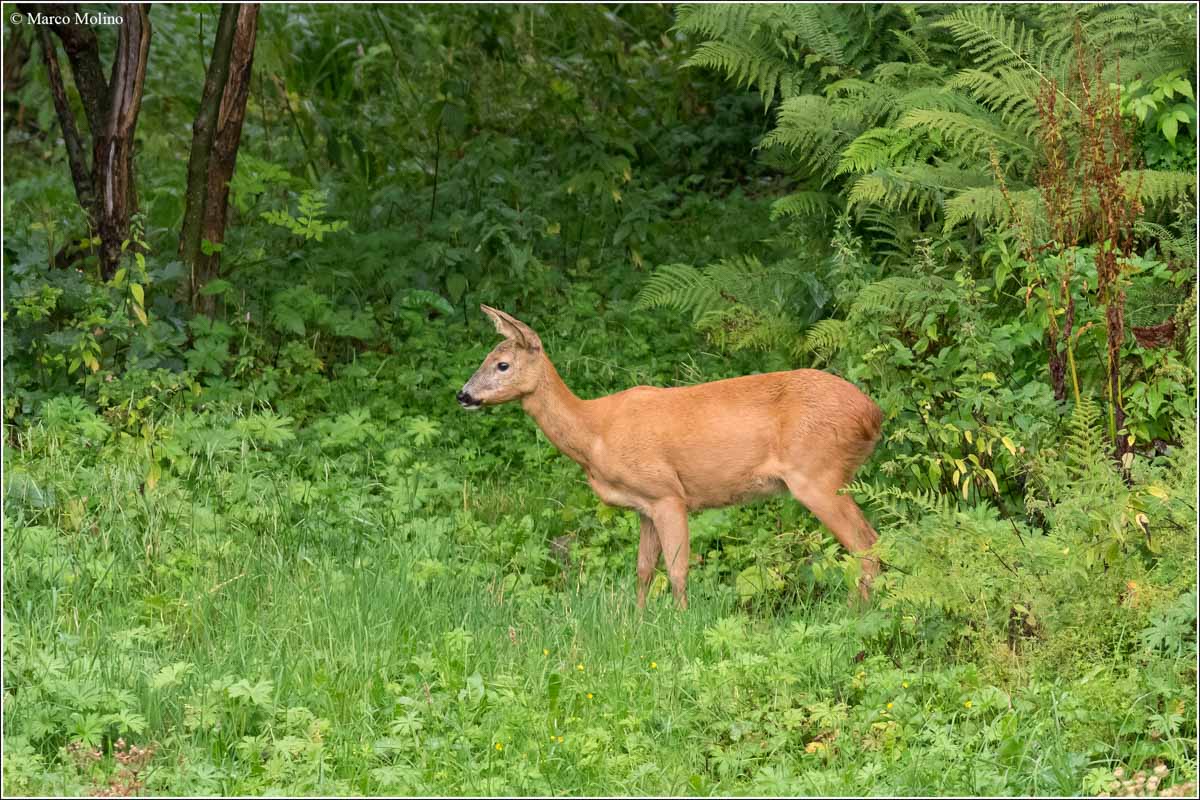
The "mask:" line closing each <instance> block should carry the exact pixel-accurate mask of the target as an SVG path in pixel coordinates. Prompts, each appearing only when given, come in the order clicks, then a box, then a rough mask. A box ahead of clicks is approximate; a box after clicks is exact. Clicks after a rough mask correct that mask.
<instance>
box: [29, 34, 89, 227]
mask: <svg viewBox="0 0 1200 800" xmlns="http://www.w3.org/2000/svg"><path fill="white" fill-rule="evenodd" d="M38 38H39V40H40V43H41V46H42V61H43V62H44V63H45V64H46V74H47V75H48V76H49V79H50V95H51V97H52V98H53V100H54V111H55V113H56V114H57V115H58V122H59V125H61V126H62V134H63V143H64V144H65V145H66V148H67V163H68V164H69V165H70V168H71V182H72V183H74V184H75V197H76V199H78V200H79V205H81V206H83V210H84V211H85V212H86V213H87V215H88V216H89V217H92V216H94V214H95V207H96V193H95V187H93V185H92V175H91V169H90V167H89V166H88V162H87V155H86V151H85V149H84V144H83V139H82V138H81V137H80V135H79V128H78V126H77V125H76V123H75V111H74V110H73V109H72V108H71V104H70V103H69V102H68V101H67V90H66V87H65V86H64V85H63V78H62V71H61V70H60V69H59V66H58V53H57V51H56V50H55V47H54V41H53V40H52V39H51V38H50V32H49V31H48V30H46V29H45V28H43V27H39V28H38Z"/></svg>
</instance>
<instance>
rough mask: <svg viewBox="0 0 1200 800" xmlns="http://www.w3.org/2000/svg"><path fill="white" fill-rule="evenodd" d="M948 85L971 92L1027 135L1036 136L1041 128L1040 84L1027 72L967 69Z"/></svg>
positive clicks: (972, 95) (1002, 69)
mask: <svg viewBox="0 0 1200 800" xmlns="http://www.w3.org/2000/svg"><path fill="white" fill-rule="evenodd" d="M946 86H947V88H950V89H956V90H963V91H965V92H967V93H968V94H970V95H971V97H973V98H975V99H976V100H978V101H979V102H980V103H981V104H983V105H984V106H985V107H986V108H989V109H991V110H992V111H995V112H997V113H998V114H1000V118H1001V119H1002V120H1004V122H1005V123H1007V124H1008V125H1010V126H1012V127H1014V128H1017V129H1018V130H1020V131H1022V132H1023V133H1024V134H1025V135H1026V136H1033V135H1034V132H1035V131H1036V129H1037V126H1038V115H1037V87H1038V84H1037V82H1036V81H1033V80H1031V79H1030V76H1029V75H1028V74H1027V73H1024V72H1021V71H1019V70H1014V69H1007V68H1001V69H998V70H996V71H994V72H985V71H984V70H981V69H964V70H962V71H961V72H959V73H958V74H957V75H955V76H954V77H953V78H951V79H950V80H949V81H948V82H947V84H946Z"/></svg>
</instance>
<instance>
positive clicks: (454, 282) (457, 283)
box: [446, 272, 467, 305]
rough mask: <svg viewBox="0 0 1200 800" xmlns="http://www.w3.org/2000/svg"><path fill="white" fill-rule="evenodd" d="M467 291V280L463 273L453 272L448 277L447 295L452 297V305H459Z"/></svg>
mask: <svg viewBox="0 0 1200 800" xmlns="http://www.w3.org/2000/svg"><path fill="white" fill-rule="evenodd" d="M466 291H467V279H466V277H465V276H464V275H463V274H462V273H461V272H451V273H450V274H449V275H447V276H446V293H447V294H449V295H450V301H451V302H452V303H454V304H456V305H457V304H458V302H459V301H460V300H462V297H463V295H464V294H465V293H466Z"/></svg>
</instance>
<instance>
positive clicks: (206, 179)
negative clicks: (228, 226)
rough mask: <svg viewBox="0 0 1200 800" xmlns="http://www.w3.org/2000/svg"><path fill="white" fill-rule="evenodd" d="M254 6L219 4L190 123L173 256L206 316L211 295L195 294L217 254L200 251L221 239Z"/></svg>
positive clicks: (212, 307)
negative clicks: (176, 246)
mask: <svg viewBox="0 0 1200 800" xmlns="http://www.w3.org/2000/svg"><path fill="white" fill-rule="evenodd" d="M258 9H259V5H258V4H257V3H239V4H236V5H226V6H223V7H222V8H221V17H220V20H219V22H218V23H217V33H216V39H215V41H214V42H213V54H212V58H211V59H210V60H209V65H208V72H207V74H206V75H205V80H204V91H203V93H202V94H201V98H200V110H199V112H197V114H196V120H195V122H194V123H193V125H192V149H191V153H190V154H189V157H188V184H187V193H186V208H185V211H184V217H183V229H182V230H181V232H180V237H179V254H180V257H181V258H182V260H183V262H184V263H185V264H186V265H187V266H188V279H187V282H186V284H187V287H186V288H187V295H188V300H189V301H190V302H191V305H192V308H193V309H195V310H196V311H199V312H203V313H205V314H208V315H210V316H211V315H212V314H213V313H215V311H216V302H215V298H213V297H208V296H204V295H201V294H200V290H201V288H203V286H204V285H205V284H206V283H208V282H209V281H210V280H212V279H213V278H215V277H217V276H218V275H219V274H220V266H221V256H220V253H219V252H216V251H213V252H210V253H207V254H206V253H205V252H204V248H203V242H204V241H206V240H207V241H208V242H209V243H211V244H214V245H215V244H220V243H222V242H223V241H224V239H225V222H226V216H227V211H228V204H229V181H230V179H231V178H232V177H233V171H234V168H235V166H236V164H237V151H238V145H239V144H240V142H241V136H242V124H243V123H244V122H245V118H246V101H247V99H248V98H249V93H250V76H251V66H252V65H253V61H254V44H255V40H256V38H257V34H258Z"/></svg>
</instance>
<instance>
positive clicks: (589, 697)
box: [587, 692, 592, 700]
mask: <svg viewBox="0 0 1200 800" xmlns="http://www.w3.org/2000/svg"><path fill="white" fill-rule="evenodd" d="M587 699H588V700H591V699H592V693H591V692H588V693H587Z"/></svg>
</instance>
